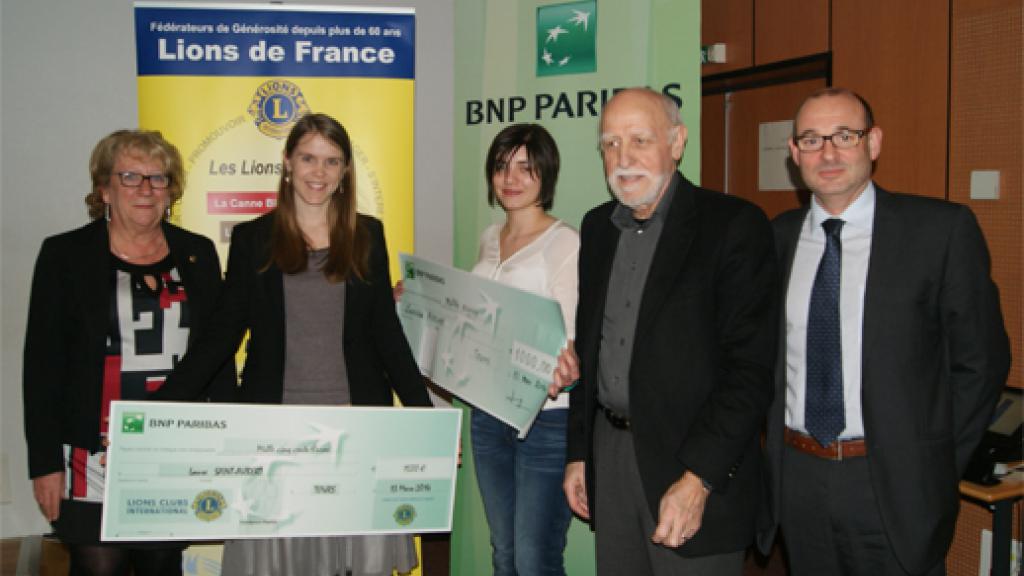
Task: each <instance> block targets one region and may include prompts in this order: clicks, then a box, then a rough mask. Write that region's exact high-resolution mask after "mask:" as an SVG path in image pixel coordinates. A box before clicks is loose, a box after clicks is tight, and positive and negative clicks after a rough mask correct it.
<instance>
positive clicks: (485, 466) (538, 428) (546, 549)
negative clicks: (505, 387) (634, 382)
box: [471, 408, 572, 576]
mask: <svg viewBox="0 0 1024 576" xmlns="http://www.w3.org/2000/svg"><path fill="white" fill-rule="evenodd" d="M568 417H569V410H568V409H564V408H563V409H555V410H542V411H541V412H540V414H539V415H538V416H537V420H536V421H534V423H533V427H531V428H530V433H529V434H527V436H526V439H525V440H518V439H517V438H516V431H515V429H514V428H512V427H511V426H509V425H507V424H505V423H503V422H502V421H500V420H498V419H496V418H494V417H493V416H490V415H489V414H487V413H485V412H482V411H480V410H477V409H475V408H474V409H473V413H472V424H471V426H472V441H473V462H474V463H475V465H476V478H477V484H478V485H479V486H480V496H481V497H482V498H483V502H484V512H485V513H486V515H487V524H488V526H489V527H490V529H491V547H492V548H493V554H492V560H493V563H494V576H517V575H519V576H535V575H536V576H543V575H547V574H552V575H557V576H564V575H565V565H564V562H563V559H562V552H563V551H564V550H565V534H566V532H567V531H568V530H569V522H570V520H572V513H571V512H570V510H569V505H568V503H567V502H566V500H565V494H564V493H563V492H562V480H563V478H564V475H565V445H566V422H567V420H568Z"/></svg>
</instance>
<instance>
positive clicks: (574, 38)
mask: <svg viewBox="0 0 1024 576" xmlns="http://www.w3.org/2000/svg"><path fill="white" fill-rule="evenodd" d="M596 44H597V1H596V0H586V1H584V2H567V3H565V4H554V5H552V6H541V7H539V8H537V76H557V75H559V74H579V73H582V72H593V71H594V70H596V69H597V58H596V56H595V54H596V50H595V48H594V47H595V45H596Z"/></svg>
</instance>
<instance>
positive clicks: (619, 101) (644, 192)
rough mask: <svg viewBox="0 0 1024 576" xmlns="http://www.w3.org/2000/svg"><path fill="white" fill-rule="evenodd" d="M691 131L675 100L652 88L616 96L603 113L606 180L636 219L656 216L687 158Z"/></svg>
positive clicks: (603, 155)
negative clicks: (684, 123)
mask: <svg viewBox="0 0 1024 576" xmlns="http://www.w3.org/2000/svg"><path fill="white" fill-rule="evenodd" d="M685 142H686V126H684V125H683V123H682V121H681V120H680V119H679V108H678V106H676V103H675V102H673V101H672V99H671V98H668V97H667V96H664V95H662V94H660V93H658V92H655V91H653V90H651V89H649V88H630V89H628V90H623V91H621V92H619V93H617V94H616V95H615V96H614V97H613V98H612V99H611V100H609V101H608V103H607V104H606V105H605V107H604V110H602V112H601V134H600V148H601V155H602V158H603V160H604V171H605V177H606V178H607V180H608V186H609V188H611V190H612V193H613V194H615V197H616V198H618V200H619V202H621V203H622V204H624V205H626V206H628V207H630V208H632V209H633V215H634V217H636V218H640V219H646V218H649V217H650V216H651V214H653V212H654V209H655V208H656V207H657V205H658V202H659V201H660V200H661V197H662V196H663V195H664V193H665V190H666V189H667V188H668V185H669V182H670V181H671V179H672V174H673V173H674V172H675V171H676V166H677V165H678V164H679V160H680V159H681V158H682V157H683V148H684V145H685Z"/></svg>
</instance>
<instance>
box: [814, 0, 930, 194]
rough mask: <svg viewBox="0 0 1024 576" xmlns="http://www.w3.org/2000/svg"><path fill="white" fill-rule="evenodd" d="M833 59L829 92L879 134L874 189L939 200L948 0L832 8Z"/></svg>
mask: <svg viewBox="0 0 1024 576" xmlns="http://www.w3.org/2000/svg"><path fill="white" fill-rule="evenodd" d="M832 53H833V56H832V84H833V85H834V86H841V87H845V88H851V89H853V90H855V91H857V92H859V93H860V94H861V95H863V96H864V97H865V98H866V99H867V100H868V102H870V103H871V105H872V107H873V108H874V111H875V121H876V124H877V125H878V126H880V127H881V128H882V130H883V133H884V137H883V141H882V155H881V158H879V160H878V163H877V172H876V174H875V176H876V178H877V180H878V182H879V183H880V184H881V185H882V186H884V187H886V188H889V189H891V190H897V191H903V192H910V193H913V194H920V195H923V196H933V197H936V198H945V197H946V137H947V126H948V123H947V120H946V119H947V112H948V100H949V98H948V81H949V0H900V1H899V2H893V1H892V0H833V2H832Z"/></svg>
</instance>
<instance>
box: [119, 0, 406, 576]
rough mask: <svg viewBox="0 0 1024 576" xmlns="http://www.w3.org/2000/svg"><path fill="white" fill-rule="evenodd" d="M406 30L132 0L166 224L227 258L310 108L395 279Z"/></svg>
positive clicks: (357, 16)
mask: <svg viewBox="0 0 1024 576" xmlns="http://www.w3.org/2000/svg"><path fill="white" fill-rule="evenodd" d="M415 33H416V28H415V13H414V11H413V10H412V9H411V8H379V7H374V8H349V7H338V6H330V7H325V6H315V7H314V6H292V5H289V6H283V5H274V4H260V5H255V4H254V5H246V4H216V3H200V2H173V3H168V2H136V3H135V42H136V52H137V69H138V93H139V125H140V126H141V127H143V128H147V129H152V130H160V131H161V132H162V133H163V135H164V137H165V138H167V139H168V140H169V141H170V142H172V143H174V145H175V146H177V147H178V149H179V150H180V151H181V154H182V157H183V160H184V163H185V172H186V188H185V195H184V197H183V198H182V200H181V202H180V204H178V205H177V206H176V207H175V209H174V214H173V219H174V221H175V222H177V223H179V224H182V225H183V226H185V227H186V228H188V229H190V230H193V231H195V232H198V233H200V234H204V235H206V236H208V237H209V238H211V239H213V240H214V242H215V244H216V245H217V249H218V251H219V252H220V254H221V257H222V259H224V258H226V254H227V246H228V242H229V241H230V238H231V229H232V227H233V226H234V225H235V224H237V223H239V222H244V221H246V220H251V219H252V218H255V217H256V216H258V215H260V214H263V213H265V212H267V211H269V210H272V209H273V208H274V206H275V205H276V202H277V187H278V181H279V179H280V176H281V170H282V151H283V149H284V139H285V137H286V136H287V135H288V132H289V130H291V127H292V125H293V124H294V123H295V121H296V120H297V119H298V118H300V117H301V116H302V115H303V114H306V113H309V112H322V113H325V114H329V115H331V116H333V117H335V118H337V119H338V120H339V121H340V122H341V123H342V125H344V126H345V128H346V129H347V130H348V132H349V135H350V137H351V139H352V145H353V156H354V158H353V161H354V166H355V172H356V178H357V181H356V190H357V197H358V207H359V211H360V212H363V213H365V214H370V215H373V216H376V217H378V218H380V219H381V220H383V222H384V226H385V230H386V232H387V241H388V251H389V254H390V255H391V262H392V275H397V272H398V268H397V262H398V258H397V254H398V252H399V251H404V252H411V251H412V250H413V247H414V238H413V225H414V220H413V218H414V215H413V208H412V207H413V112H414V95H415V85H414V79H415V72H416V69H415V61H416V60H415V45H416V42H415V40H416V38H415ZM184 568H185V573H186V574H189V575H192V574H195V575H204V576H205V575H215V574H219V572H220V547H219V546H211V545H206V546H193V547H191V548H189V549H188V550H187V551H186V553H185V566H184ZM420 573H421V572H420V570H419V569H417V570H414V571H413V575H414V576H415V575H418V574H420Z"/></svg>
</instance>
